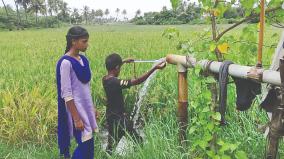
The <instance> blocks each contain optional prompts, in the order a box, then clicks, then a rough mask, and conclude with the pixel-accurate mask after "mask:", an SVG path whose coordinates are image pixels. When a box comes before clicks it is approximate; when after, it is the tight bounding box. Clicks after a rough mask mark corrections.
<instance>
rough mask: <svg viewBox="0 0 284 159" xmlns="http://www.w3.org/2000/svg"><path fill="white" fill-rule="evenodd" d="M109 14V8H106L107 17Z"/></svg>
mask: <svg viewBox="0 0 284 159" xmlns="http://www.w3.org/2000/svg"><path fill="white" fill-rule="evenodd" d="M108 15H109V9H106V10H105V16H106V19H107V18H108V17H107V16H108Z"/></svg>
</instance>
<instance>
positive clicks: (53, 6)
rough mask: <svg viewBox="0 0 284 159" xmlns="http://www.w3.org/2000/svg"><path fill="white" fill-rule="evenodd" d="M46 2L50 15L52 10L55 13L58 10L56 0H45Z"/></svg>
mask: <svg viewBox="0 0 284 159" xmlns="http://www.w3.org/2000/svg"><path fill="white" fill-rule="evenodd" d="M47 4H48V13H49V15H50V16H53V12H55V13H56V14H57V12H58V10H59V9H58V8H59V6H58V5H57V4H58V1H57V0H47Z"/></svg>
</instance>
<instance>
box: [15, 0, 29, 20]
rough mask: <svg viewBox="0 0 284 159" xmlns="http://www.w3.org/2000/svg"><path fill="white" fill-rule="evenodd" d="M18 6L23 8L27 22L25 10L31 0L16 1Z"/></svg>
mask: <svg viewBox="0 0 284 159" xmlns="http://www.w3.org/2000/svg"><path fill="white" fill-rule="evenodd" d="M16 1H17V3H18V4H20V5H21V6H22V7H23V8H24V12H25V18H26V21H28V15H27V9H28V5H29V4H30V3H31V0H16Z"/></svg>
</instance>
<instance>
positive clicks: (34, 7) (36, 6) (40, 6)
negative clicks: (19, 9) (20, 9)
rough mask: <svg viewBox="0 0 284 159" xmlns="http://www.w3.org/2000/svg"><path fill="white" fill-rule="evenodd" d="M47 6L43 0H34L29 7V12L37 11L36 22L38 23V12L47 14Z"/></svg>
mask: <svg viewBox="0 0 284 159" xmlns="http://www.w3.org/2000/svg"><path fill="white" fill-rule="evenodd" d="M45 11H46V6H45V5H44V1H43V0H32V1H31V4H30V7H29V8H28V12H32V13H35V16H36V24H38V14H39V13H42V14H45V13H46V12H45Z"/></svg>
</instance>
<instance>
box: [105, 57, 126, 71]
mask: <svg viewBox="0 0 284 159" xmlns="http://www.w3.org/2000/svg"><path fill="white" fill-rule="evenodd" d="M105 65H106V69H107V70H108V71H110V70H113V69H115V68H116V67H117V66H121V65H122V59H121V57H120V55H118V54H117V53H112V54H110V55H108V56H107V57H106V60H105Z"/></svg>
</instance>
